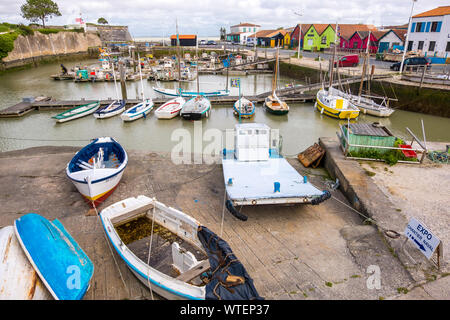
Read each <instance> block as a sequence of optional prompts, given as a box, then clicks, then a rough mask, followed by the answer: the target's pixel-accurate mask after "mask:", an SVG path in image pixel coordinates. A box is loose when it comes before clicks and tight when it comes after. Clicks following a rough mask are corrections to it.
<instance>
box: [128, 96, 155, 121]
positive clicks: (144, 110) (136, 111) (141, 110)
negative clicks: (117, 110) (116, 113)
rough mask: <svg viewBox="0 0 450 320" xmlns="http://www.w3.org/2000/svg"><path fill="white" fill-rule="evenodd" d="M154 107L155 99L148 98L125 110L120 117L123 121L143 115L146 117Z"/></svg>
mask: <svg viewBox="0 0 450 320" xmlns="http://www.w3.org/2000/svg"><path fill="white" fill-rule="evenodd" d="M152 109H153V100H152V99H151V98H150V99H146V100H145V101H142V102H140V103H138V104H136V105H134V106H132V107H131V108H130V109H128V110H126V111H125V112H123V113H122V114H121V115H120V118H121V119H122V120H123V121H134V120H137V119H140V118H142V117H144V118H146V117H147V115H148V114H149V113H150V111H152Z"/></svg>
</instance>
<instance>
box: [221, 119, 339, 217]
mask: <svg viewBox="0 0 450 320" xmlns="http://www.w3.org/2000/svg"><path fill="white" fill-rule="evenodd" d="M271 131H272V130H271V128H270V127H269V126H267V125H265V124H261V123H245V124H236V125H235V137H234V150H227V149H224V150H223V157H222V167H223V176H224V181H225V187H226V193H227V198H228V200H227V202H226V206H227V209H228V210H229V211H230V212H231V213H232V214H233V215H235V216H236V217H237V218H239V219H242V220H246V217H245V216H243V215H242V214H241V213H240V212H238V211H237V210H236V209H235V207H236V206H243V205H266V204H296V203H311V204H318V203H320V202H322V201H324V200H326V199H328V198H329V197H330V196H331V195H330V193H329V192H328V191H322V190H319V189H317V188H316V187H315V186H313V185H312V184H311V183H310V182H309V181H308V179H307V177H306V176H302V175H300V174H299V173H298V172H297V171H296V170H295V169H294V168H293V167H292V166H291V165H290V164H289V163H288V161H287V160H286V159H285V158H284V157H283V156H282V155H281V154H279V152H278V150H277V148H276V147H275V146H276V145H277V140H278V138H277V134H276V133H275V132H274V133H271Z"/></svg>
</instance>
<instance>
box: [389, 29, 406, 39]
mask: <svg viewBox="0 0 450 320" xmlns="http://www.w3.org/2000/svg"><path fill="white" fill-rule="evenodd" d="M392 32H394V33H395V34H396V35H397V36H398V37H399V38H400V39H402V41H405V39H406V34H407V33H408V30H404V29H392Z"/></svg>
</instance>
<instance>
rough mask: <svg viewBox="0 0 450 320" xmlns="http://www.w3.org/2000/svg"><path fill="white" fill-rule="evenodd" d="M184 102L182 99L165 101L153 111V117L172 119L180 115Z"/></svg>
mask: <svg viewBox="0 0 450 320" xmlns="http://www.w3.org/2000/svg"><path fill="white" fill-rule="evenodd" d="M185 102H186V101H185V100H184V99H183V98H176V99H172V100H170V101H167V102H166V103H164V104H163V105H162V106H160V107H159V108H158V109H156V110H155V116H156V117H157V118H158V119H173V118H175V117H176V116H178V115H179V114H180V112H181V109H182V108H183V105H184V103H185Z"/></svg>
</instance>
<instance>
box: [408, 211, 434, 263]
mask: <svg viewBox="0 0 450 320" xmlns="http://www.w3.org/2000/svg"><path fill="white" fill-rule="evenodd" d="M405 235H406V236H407V237H408V239H409V240H410V241H411V242H412V243H413V244H414V245H415V246H416V247H417V248H418V249H419V250H420V252H422V253H423V254H424V255H425V256H426V257H427V259H430V258H431V256H432V255H433V252H434V251H435V250H436V248H437V247H438V245H439V243H440V242H441V240H439V238H438V237H436V236H435V235H434V234H433V233H432V232H431V231H430V229H428V227H427V226H425V225H424V224H423V223H422V222H420V221H419V220H417V219H415V218H411V220H410V221H409V223H408V225H407V226H406V229H405Z"/></svg>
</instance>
